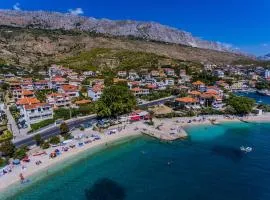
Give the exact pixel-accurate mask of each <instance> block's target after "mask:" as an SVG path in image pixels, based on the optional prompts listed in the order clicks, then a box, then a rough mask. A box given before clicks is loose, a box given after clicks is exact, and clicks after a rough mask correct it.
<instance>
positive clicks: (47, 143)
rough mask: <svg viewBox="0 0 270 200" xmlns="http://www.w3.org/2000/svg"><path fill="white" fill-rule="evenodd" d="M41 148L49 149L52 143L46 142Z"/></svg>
mask: <svg viewBox="0 0 270 200" xmlns="http://www.w3.org/2000/svg"><path fill="white" fill-rule="evenodd" d="M41 148H42V149H48V148H50V143H49V142H44V143H43V144H42V145H41Z"/></svg>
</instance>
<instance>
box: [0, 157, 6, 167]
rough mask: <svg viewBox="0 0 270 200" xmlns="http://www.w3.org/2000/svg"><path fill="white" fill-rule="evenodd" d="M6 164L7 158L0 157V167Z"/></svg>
mask: <svg viewBox="0 0 270 200" xmlns="http://www.w3.org/2000/svg"><path fill="white" fill-rule="evenodd" d="M6 164H7V160H6V159H5V158H1V157H0V167H3V166H5V165H6Z"/></svg>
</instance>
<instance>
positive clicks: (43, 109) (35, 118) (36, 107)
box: [21, 103, 53, 125]
mask: <svg viewBox="0 0 270 200" xmlns="http://www.w3.org/2000/svg"><path fill="white" fill-rule="evenodd" d="M21 114H23V119H24V120H25V121H26V124H28V125H29V124H34V123H38V122H40V121H43V120H46V119H52V118H53V109H52V107H51V105H49V104H47V103H36V104H30V105H24V106H23V108H22V110H21Z"/></svg>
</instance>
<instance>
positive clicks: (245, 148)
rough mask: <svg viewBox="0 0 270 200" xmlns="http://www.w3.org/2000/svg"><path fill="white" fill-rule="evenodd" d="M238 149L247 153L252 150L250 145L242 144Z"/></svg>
mask: <svg viewBox="0 0 270 200" xmlns="http://www.w3.org/2000/svg"><path fill="white" fill-rule="evenodd" d="M240 150H241V151H243V152H245V153H249V152H251V151H252V147H244V146H241V147H240Z"/></svg>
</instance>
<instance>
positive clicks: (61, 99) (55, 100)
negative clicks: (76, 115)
mask: <svg viewBox="0 0 270 200" xmlns="http://www.w3.org/2000/svg"><path fill="white" fill-rule="evenodd" d="M46 101H47V103H48V104H49V105H51V106H53V108H61V107H69V106H70V105H71V99H70V97H69V95H68V94H63V93H52V94H48V95H47V100H46Z"/></svg>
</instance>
